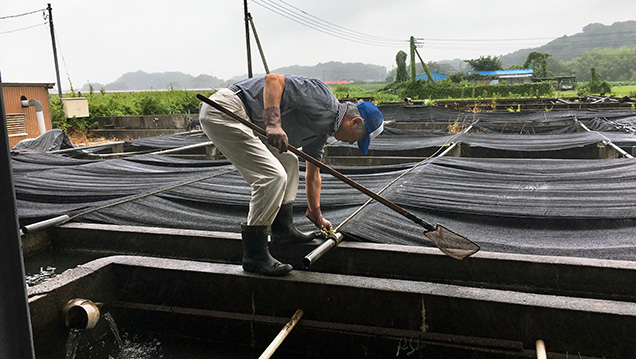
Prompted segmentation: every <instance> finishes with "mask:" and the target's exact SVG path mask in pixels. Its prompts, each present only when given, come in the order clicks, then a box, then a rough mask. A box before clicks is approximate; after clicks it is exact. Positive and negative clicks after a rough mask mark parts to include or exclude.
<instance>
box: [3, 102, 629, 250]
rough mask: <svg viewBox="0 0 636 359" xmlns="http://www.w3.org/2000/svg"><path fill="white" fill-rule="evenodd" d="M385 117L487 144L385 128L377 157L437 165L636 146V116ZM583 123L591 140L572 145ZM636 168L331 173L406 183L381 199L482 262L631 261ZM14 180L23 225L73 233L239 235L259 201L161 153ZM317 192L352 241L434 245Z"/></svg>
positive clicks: (540, 162)
mask: <svg viewBox="0 0 636 359" xmlns="http://www.w3.org/2000/svg"><path fill="white" fill-rule="evenodd" d="M383 112H384V116H385V119H387V120H389V119H393V120H396V121H407V122H408V121H424V122H426V121H436V122H444V123H446V122H449V123H452V122H454V121H456V120H461V121H466V123H467V124H468V123H474V121H476V120H479V122H477V124H476V129H477V130H478V132H479V133H469V134H459V135H455V136H453V135H449V134H446V133H444V132H442V131H435V132H430V131H429V132H417V131H407V130H399V129H391V128H388V127H387V130H386V131H385V133H384V134H383V135H381V136H379V137H378V138H376V139H375V140H374V141H373V142H372V144H371V147H370V154H371V155H377V156H428V155H430V154H433V153H434V152H436V151H437V150H438V149H440V148H444V145H445V144H447V143H448V142H460V143H461V144H462V146H463V145H466V146H471V147H483V148H487V149H494V150H500V151H506V153H522V152H531V151H532V152H541V151H555V150H564V149H577V148H581V147H585V146H595V145H596V144H599V143H603V142H608V141H611V142H613V143H615V144H618V145H619V146H624V147H625V148H626V149H627V148H631V146H634V145H636V143H635V142H636V141H635V140H634V138H635V137H636V136H634V134H633V133H629V131H630V128H633V124H634V122H635V118H636V116H634V111H622V112H610V111H605V112H601V111H593V110H572V111H536V112H522V113H465V112H461V111H454V110H448V109H444V108H436V107H424V108H403V107H400V106H395V107H392V108H390V109H388V108H387V109H385V108H383ZM576 120H578V121H581V122H582V123H584V124H585V125H586V126H588V128H590V129H591V130H592V131H593V132H577V131H580V128H577V124H576ZM537 124H538V125H537ZM519 129H522V130H519ZM597 131H598V132H597ZM632 132H633V131H632ZM205 141H208V139H207V137H205V136H204V135H201V134H200V133H199V134H198V135H197V134H193V135H190V134H180V135H170V136H159V137H152V138H146V139H139V140H131V141H126V142H125V147H126V148H129V149H131V150H139V149H142V150H144V151H156V150H161V149H167V148H174V147H183V146H186V145H190V144H196V143H201V142H205ZM103 150H104V149H103V148H102V149H99V148H97V149H95V150H94V151H103ZM88 151H93V149H90V150H88ZM347 151H349V152H350V153H348V152H347ZM356 151H357V149H356V146H355V145H348V144H342V143H339V142H336V143H330V144H329V146H327V149H326V151H325V152H326V153H328V154H329V155H335V156H337V155H351V154H353V153H355V152H356ZM356 155H359V153H358V154H356ZM511 157H512V156H511ZM635 161H636V160H634V159H633V158H625V159H603V160H598V159H593V160H592V159H513V158H498V159H494V158H490V159H489V158H453V157H450V158H447V157H440V158H434V159H432V160H431V159H429V160H427V161H425V162H422V163H421V164H420V165H419V166H417V167H416V168H415V169H413V170H412V171H410V172H408V173H407V174H405V172H406V171H408V170H409V169H411V168H412V167H413V166H414V165H415V163H410V164H404V165H391V166H365V167H336V169H337V170H338V171H340V172H342V173H343V174H344V175H346V176H348V177H349V178H351V179H353V180H354V181H357V182H359V183H360V184H362V185H363V186H365V187H367V188H369V189H370V190H372V191H374V192H377V191H379V190H380V189H382V188H384V187H385V186H386V185H387V184H389V183H391V182H392V181H394V180H395V179H396V178H398V177H400V175H402V174H405V175H404V176H403V177H401V178H399V180H397V181H396V182H395V183H393V184H392V185H391V186H390V187H389V188H388V189H387V190H386V191H385V192H384V193H383V194H382V196H384V197H385V198H387V199H389V200H390V201H393V202H395V203H396V204H398V205H399V206H401V207H403V208H404V209H406V210H407V211H408V212H409V213H411V214H412V215H414V216H416V217H417V218H421V219H423V220H425V221H427V222H428V223H431V224H433V225H434V224H441V225H443V226H445V227H447V228H448V229H450V230H452V231H454V232H456V233H458V234H461V235H463V236H466V237H467V238H469V239H471V240H473V241H474V242H476V243H477V244H479V245H480V246H481V248H482V250H485V251H499V252H509V253H525V254H546V255H567V256H579V257H581V256H582V257H593V258H608V259H625V260H636V162H635ZM301 169H302V167H301ZM12 170H13V173H14V182H15V190H16V197H17V206H18V215H19V218H20V223H21V224H22V225H24V224H30V223H34V222H38V221H41V220H44V219H48V218H52V217H56V216H59V215H62V214H67V215H69V216H76V215H78V214H81V216H80V217H77V218H74V219H73V220H74V221H82V222H95V223H107V224H117V225H140V226H155V227H170V228H186V229H201V230H212V231H229V232H238V231H239V230H240V226H239V224H240V223H241V222H243V221H244V220H245V217H246V215H247V211H248V203H249V198H250V188H249V187H248V186H247V184H246V183H245V182H244V181H243V179H242V178H241V177H240V175H239V174H238V173H237V172H236V171H235V169H234V167H233V166H232V165H231V164H230V163H229V162H227V161H202V160H186V159H177V158H170V157H164V156H158V155H152V154H146V155H137V156H134V157H127V158H122V159H111V160H84V159H74V158H70V157H64V156H61V155H55V154H51V153H39V154H29V155H17V156H14V157H13V159H12ZM300 178H301V183H300V188H299V192H298V196H297V200H296V202H295V207H294V218H295V222H296V224H297V226H298V227H299V228H300V229H301V230H310V229H313V225H312V224H311V223H310V222H309V220H307V219H306V218H305V217H304V215H303V213H304V210H305V208H306V199H305V194H304V183H303V182H302V179H303V178H304V173H301V175H300ZM322 183H323V191H322V194H321V208H322V211H323V213H324V215H325V216H326V217H327V218H328V219H329V220H330V221H331V222H332V223H333V224H334V225H335V226H338V225H340V224H342V226H341V228H340V231H341V232H343V233H345V234H346V236H347V240H361V241H369V242H377V243H394V244H407V245H422V246H432V244H431V243H430V241H429V240H428V239H427V238H426V237H425V236H424V234H423V232H424V228H422V227H421V226H420V225H418V224H415V223H414V222H412V221H411V220H409V219H407V218H405V217H404V216H402V215H401V214H398V213H396V212H395V211H393V210H391V209H389V208H387V207H385V206H384V205H382V204H379V203H376V202H371V203H370V204H369V205H368V206H366V207H365V208H364V209H362V210H361V211H360V212H359V213H357V214H356V215H355V216H353V217H352V218H351V219H349V220H347V219H348V218H349V217H350V216H351V215H352V214H353V213H355V212H356V211H357V210H358V209H360V207H361V206H362V205H363V204H364V203H365V202H366V201H367V200H368V198H367V197H366V196H365V195H363V194H361V193H359V192H358V191H357V190H355V189H353V188H351V187H349V186H348V185H346V184H344V183H343V182H341V181H340V180H338V179H335V178H333V177H331V176H330V175H323V182H322ZM97 208H99V210H95V209H97Z"/></svg>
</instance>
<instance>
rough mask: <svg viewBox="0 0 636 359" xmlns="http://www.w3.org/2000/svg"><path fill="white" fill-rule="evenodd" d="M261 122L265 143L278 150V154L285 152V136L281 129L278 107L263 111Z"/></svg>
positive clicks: (286, 140) (286, 141)
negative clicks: (265, 136)
mask: <svg viewBox="0 0 636 359" xmlns="http://www.w3.org/2000/svg"><path fill="white" fill-rule="evenodd" d="M263 122H265V133H266V134H267V143H269V144H270V145H271V146H274V147H276V148H277V149H278V152H280V153H283V152H286V151H287V144H288V143H289V141H288V139H287V134H286V133H285V131H283V128H282V127H281V119H280V107H268V108H266V109H264V110H263Z"/></svg>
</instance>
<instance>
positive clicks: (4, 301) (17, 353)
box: [0, 78, 35, 359]
mask: <svg viewBox="0 0 636 359" xmlns="http://www.w3.org/2000/svg"><path fill="white" fill-rule="evenodd" d="M0 117H1V119H0V122H2V123H0V168H1V169H2V170H0V201H1V203H2V205H3V206H4V207H3V210H2V214H0V239H1V240H0V273H2V275H1V276H0V293H2V294H1V295H0V358H14V359H34V358H35V350H34V347H33V332H32V329H31V317H30V314H29V304H28V298H27V291H26V283H25V281H24V259H23V257H22V243H21V240H20V234H19V233H20V230H19V226H18V216H17V210H16V207H15V192H14V189H13V178H12V175H11V155H10V153H9V136H8V131H7V120H6V116H5V109H4V96H3V94H2V79H1V78H0Z"/></svg>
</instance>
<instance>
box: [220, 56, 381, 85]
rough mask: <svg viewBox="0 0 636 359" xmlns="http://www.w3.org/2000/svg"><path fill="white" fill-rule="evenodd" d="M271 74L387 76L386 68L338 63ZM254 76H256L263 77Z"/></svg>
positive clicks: (373, 78)
mask: <svg viewBox="0 0 636 359" xmlns="http://www.w3.org/2000/svg"><path fill="white" fill-rule="evenodd" d="M270 72H272V73H276V74H282V75H300V76H306V77H311V78H315V79H319V80H322V81H340V80H349V81H352V80H353V81H384V79H386V76H387V71H386V67H384V66H379V65H371V64H363V63H361V62H347V63H343V62H338V61H330V62H325V63H318V64H317V65H314V66H298V65H294V66H287V67H279V68H277V69H274V70H271V71H270ZM262 75H265V74H264V73H261V74H254V76H262ZM246 78H247V75H246V74H243V75H241V76H234V77H232V78H231V79H230V80H229V82H230V83H233V82H236V81H240V80H243V79H246Z"/></svg>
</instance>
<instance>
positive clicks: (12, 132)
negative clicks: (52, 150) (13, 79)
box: [2, 83, 55, 147]
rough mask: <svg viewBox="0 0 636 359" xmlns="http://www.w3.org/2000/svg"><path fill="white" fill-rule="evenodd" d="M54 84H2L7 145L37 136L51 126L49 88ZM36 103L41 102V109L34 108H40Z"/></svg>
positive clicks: (10, 145)
mask: <svg viewBox="0 0 636 359" xmlns="http://www.w3.org/2000/svg"><path fill="white" fill-rule="evenodd" d="M54 85H55V84H52V83H29V84H27V83H3V84H2V92H3V94H4V96H3V97H4V109H5V112H6V115H7V133H8V134H9V147H13V146H15V145H16V144H17V143H18V142H20V141H22V140H24V139H26V138H35V137H38V136H39V135H41V132H42V130H44V132H46V131H48V130H50V129H51V128H52V125H51V110H50V106H49V89H52V88H53V86H54ZM38 103H39V104H41V111H37V110H36V109H39V108H40V106H38V105H37V104H38ZM23 104H26V106H23ZM38 112H39V113H38ZM38 117H39V119H38ZM38 120H39V121H38Z"/></svg>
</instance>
